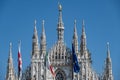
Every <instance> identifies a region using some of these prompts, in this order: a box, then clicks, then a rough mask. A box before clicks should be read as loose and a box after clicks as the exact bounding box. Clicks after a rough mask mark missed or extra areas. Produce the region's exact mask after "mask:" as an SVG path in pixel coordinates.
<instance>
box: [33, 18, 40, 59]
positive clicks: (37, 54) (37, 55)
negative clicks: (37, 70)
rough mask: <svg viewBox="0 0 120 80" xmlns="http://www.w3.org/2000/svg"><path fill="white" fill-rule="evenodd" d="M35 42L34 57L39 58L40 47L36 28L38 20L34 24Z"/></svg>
mask: <svg viewBox="0 0 120 80" xmlns="http://www.w3.org/2000/svg"><path fill="white" fill-rule="evenodd" d="M32 39H33V42H32V57H33V56H34V57H39V46H38V34H37V28H36V20H35V22H34V33H33V37H32Z"/></svg>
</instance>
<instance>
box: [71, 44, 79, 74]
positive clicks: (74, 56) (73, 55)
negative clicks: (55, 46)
mask: <svg viewBox="0 0 120 80" xmlns="http://www.w3.org/2000/svg"><path fill="white" fill-rule="evenodd" d="M72 57H73V70H74V72H75V73H78V72H79V71H80V67H79V63H78V59H77V56H76V54H75V50H74V46H73V44H72Z"/></svg>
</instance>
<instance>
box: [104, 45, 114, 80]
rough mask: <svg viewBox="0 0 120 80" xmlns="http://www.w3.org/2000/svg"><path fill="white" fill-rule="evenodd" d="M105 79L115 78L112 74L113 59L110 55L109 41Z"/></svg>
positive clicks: (111, 79)
mask: <svg viewBox="0 0 120 80" xmlns="http://www.w3.org/2000/svg"><path fill="white" fill-rule="evenodd" d="M104 72H105V73H104V77H103V78H104V80H113V75H112V61H111V57H110V50H109V43H107V58H106V67H105V71H104Z"/></svg>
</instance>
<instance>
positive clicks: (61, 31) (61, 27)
mask: <svg viewBox="0 0 120 80" xmlns="http://www.w3.org/2000/svg"><path fill="white" fill-rule="evenodd" d="M58 10H59V17H58V25H57V26H58V27H57V32H58V41H62V42H63V41H64V25H63V21H62V6H61V4H58Z"/></svg>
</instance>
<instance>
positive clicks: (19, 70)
mask: <svg viewBox="0 0 120 80" xmlns="http://www.w3.org/2000/svg"><path fill="white" fill-rule="evenodd" d="M20 51H21V40H19V42H18V80H21V78H22V58H21V52H20Z"/></svg>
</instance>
